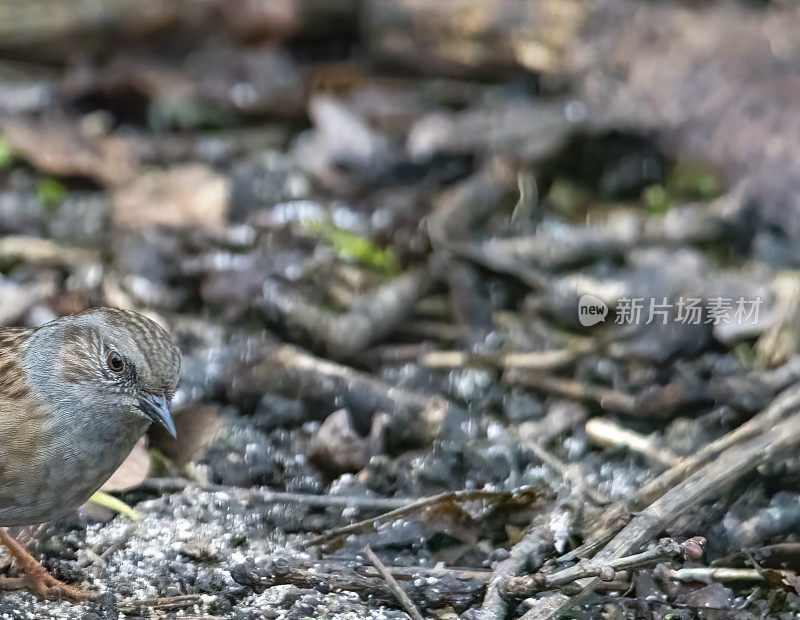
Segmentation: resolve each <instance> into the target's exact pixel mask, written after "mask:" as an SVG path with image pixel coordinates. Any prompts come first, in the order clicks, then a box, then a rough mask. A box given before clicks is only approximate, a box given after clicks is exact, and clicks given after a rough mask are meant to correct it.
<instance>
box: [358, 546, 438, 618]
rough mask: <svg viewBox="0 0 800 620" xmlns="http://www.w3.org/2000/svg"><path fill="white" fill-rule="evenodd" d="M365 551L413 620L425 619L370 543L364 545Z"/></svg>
mask: <svg viewBox="0 0 800 620" xmlns="http://www.w3.org/2000/svg"><path fill="white" fill-rule="evenodd" d="M364 553H365V554H367V557H368V558H369V561H370V562H372V565H373V566H374V567H375V568H376V569H377V571H378V572H379V573H380V574H381V577H383V579H384V580H385V581H386V584H387V585H388V586H389V589H390V590H391V591H392V592H393V593H394V595H395V596H396V597H397V600H398V601H400V604H401V605H402V606H403V608H404V609H405V610H406V612H407V613H408V615H409V616H411V618H412V619H413V620H424V619H423V617H422V614H421V613H420V612H419V609H417V606H416V605H414V601H412V600H411V599H410V598H409V596H408V594H406V592H405V590H403V588H401V587H400V585H399V584H398V583H397V581H396V580H395V578H394V577H393V576H392V573H391V572H390V571H389V570H388V569H387V568H386V566H385V565H384V564H383V562H381V560H380V558H379V557H378V556H377V555H375V552H374V551H373V550H372V549H371V548H370V546H369V545H365V546H364Z"/></svg>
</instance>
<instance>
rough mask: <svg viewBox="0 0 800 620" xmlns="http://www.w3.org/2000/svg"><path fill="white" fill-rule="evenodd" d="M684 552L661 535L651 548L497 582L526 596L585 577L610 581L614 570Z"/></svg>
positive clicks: (508, 592) (507, 590) (516, 595)
mask: <svg viewBox="0 0 800 620" xmlns="http://www.w3.org/2000/svg"><path fill="white" fill-rule="evenodd" d="M690 540H691V539H690ZM685 554H686V543H684V544H683V545H681V544H680V543H678V542H677V541H674V540H672V539H670V538H665V539H663V540H661V541H660V542H659V544H658V545H656V546H655V547H653V548H652V549H648V550H647V551H642V552H641V553H634V554H632V555H628V556H623V557H619V558H614V559H611V560H609V561H608V562H603V561H599V560H597V561H593V560H587V561H584V562H579V563H578V564H576V565H575V566H570V567H569V568H565V569H563V570H560V571H557V572H554V573H543V572H538V573H536V574H534V575H525V576H524V577H512V578H510V579H508V580H506V581H505V582H504V583H503V584H501V590H502V592H503V593H504V594H505V595H507V596H510V597H513V598H517V599H521V598H527V597H529V596H532V595H533V594H535V593H536V592H539V591H541V590H547V589H550V588H555V587H560V586H564V585H567V584H569V583H572V582H573V581H577V580H578V579H583V578H585V577H599V578H601V579H602V580H603V581H611V580H613V579H614V577H615V573H616V571H620V570H627V569H629V568H634V567H637V566H650V565H652V564H657V563H658V562H662V561H664V560H669V559H681V558H683V557H684V556H685Z"/></svg>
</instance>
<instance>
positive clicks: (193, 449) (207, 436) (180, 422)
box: [151, 405, 227, 467]
mask: <svg viewBox="0 0 800 620" xmlns="http://www.w3.org/2000/svg"><path fill="white" fill-rule="evenodd" d="M226 423H227V420H226V418H225V415H224V414H223V412H222V409H221V408H220V407H217V406H214V405H192V406H191V407H189V408H186V409H180V410H178V411H176V412H175V428H176V429H177V431H178V440H177V441H176V440H175V439H173V438H172V437H170V436H169V435H168V434H167V433H166V431H164V430H163V429H158V428H156V429H152V430H151V437H152V441H153V447H154V448H155V449H157V450H158V451H159V452H161V453H162V454H163V455H164V456H166V457H167V458H168V459H170V460H171V461H172V462H173V463H174V464H175V465H177V466H178V467H182V466H184V465H186V464H187V463H189V462H191V461H194V460H196V459H198V458H199V457H201V456H202V455H203V452H204V451H205V449H206V448H207V447H208V446H210V445H211V444H212V443H214V440H215V439H216V438H217V435H219V432H220V430H221V429H222V428H223V427H224V426H225V425H226Z"/></svg>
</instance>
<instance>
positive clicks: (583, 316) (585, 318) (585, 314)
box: [578, 295, 608, 327]
mask: <svg viewBox="0 0 800 620" xmlns="http://www.w3.org/2000/svg"><path fill="white" fill-rule="evenodd" d="M607 314H608V306H607V305H606V303H605V302H604V301H603V300H602V299H598V298H597V297H595V296H594V295H583V296H582V297H581V298H580V299H579V300H578V321H580V324H581V325H583V326H584V327H591V326H592V325H597V323H599V322H600V321H605V320H606V315H607Z"/></svg>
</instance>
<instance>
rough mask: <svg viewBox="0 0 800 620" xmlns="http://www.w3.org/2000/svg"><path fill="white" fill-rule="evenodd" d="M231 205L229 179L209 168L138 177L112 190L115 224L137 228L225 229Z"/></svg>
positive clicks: (186, 168)
mask: <svg viewBox="0 0 800 620" xmlns="http://www.w3.org/2000/svg"><path fill="white" fill-rule="evenodd" d="M229 202H230V186H229V183H228V180H227V179H226V178H225V177H223V176H222V175H220V174H217V173H216V172H214V171H213V170H211V168H209V167H208V166H204V165H202V164H189V165H185V166H177V167H175V168H171V169H169V170H166V171H156V172H149V173H146V174H144V175H141V176H139V177H137V178H136V179H134V180H133V181H131V182H130V183H127V184H125V185H123V186H120V187H118V188H116V190H115V191H114V222H115V224H117V225H120V226H128V227H140V226H147V225H150V224H162V225H165V226H199V227H200V228H203V229H205V230H207V231H209V232H218V231H221V230H222V229H223V228H224V226H225V219H226V217H227V214H228V206H229Z"/></svg>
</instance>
